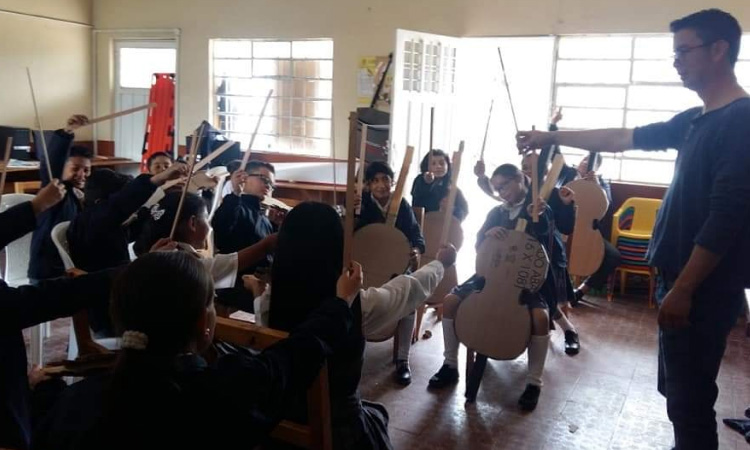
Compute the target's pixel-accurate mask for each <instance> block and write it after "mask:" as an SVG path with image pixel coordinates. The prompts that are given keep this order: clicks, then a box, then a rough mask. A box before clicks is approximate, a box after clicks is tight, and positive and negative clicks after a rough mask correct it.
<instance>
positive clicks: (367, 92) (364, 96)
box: [357, 56, 393, 111]
mask: <svg viewBox="0 0 750 450" xmlns="http://www.w3.org/2000/svg"><path fill="white" fill-rule="evenodd" d="M387 66H388V57H387V56H365V57H362V58H360V60H359V68H358V71H357V102H358V104H360V105H362V106H370V102H372V97H373V95H375V90H376V89H377V87H378V83H379V82H380V79H381V78H382V77H383V72H384V71H385V69H386V67H387ZM392 72H393V67H391V69H390V70H389V71H388V74H387V75H386V79H385V84H383V89H381V91H380V95H378V101H377V104H376V105H375V106H376V108H377V109H380V110H382V111H390V108H391V88H392V86H393V74H392Z"/></svg>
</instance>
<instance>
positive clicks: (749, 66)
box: [734, 42, 750, 86]
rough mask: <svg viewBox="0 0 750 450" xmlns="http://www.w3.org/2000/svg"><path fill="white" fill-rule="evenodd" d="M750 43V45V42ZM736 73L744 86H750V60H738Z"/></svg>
mask: <svg viewBox="0 0 750 450" xmlns="http://www.w3.org/2000/svg"><path fill="white" fill-rule="evenodd" d="M748 44H749V45H750V42H748ZM734 73H735V74H736V75H737V81H738V82H739V83H740V84H741V85H742V86H750V61H738V62H737V65H735V66H734Z"/></svg>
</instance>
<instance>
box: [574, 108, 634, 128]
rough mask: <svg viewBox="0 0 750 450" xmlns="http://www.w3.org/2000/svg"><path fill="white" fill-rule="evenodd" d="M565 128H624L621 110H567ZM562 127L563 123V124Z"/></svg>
mask: <svg viewBox="0 0 750 450" xmlns="http://www.w3.org/2000/svg"><path fill="white" fill-rule="evenodd" d="M563 113H564V114H565V122H564V128H577V129H588V128H612V127H615V128H619V127H622V115H623V111H622V110H621V109H594V108H590V109H589V108H566V109H565V110H564V111H563ZM561 125H562V123H561Z"/></svg>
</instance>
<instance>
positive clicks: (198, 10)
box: [93, 0, 750, 157]
mask: <svg viewBox="0 0 750 450" xmlns="http://www.w3.org/2000/svg"><path fill="white" fill-rule="evenodd" d="M709 7H720V8H724V9H726V10H728V11H730V12H731V13H733V14H734V15H735V16H736V17H738V18H739V19H740V21H741V22H742V23H743V24H744V26H745V28H746V29H750V2H748V1H747V0H714V1H708V0H661V1H658V2H655V1H653V0H628V1H623V0H599V1H595V0H379V1H377V2H376V1H371V2H366V1H362V0H315V1H312V0H273V1H267V0H266V1H264V0H242V1H237V0H215V1H213V2H204V1H198V0H129V1H128V2H126V3H125V2H121V1H117V0H96V2H95V3H94V11H93V21H94V25H95V26H96V28H97V29H112V28H138V29H143V28H179V29H181V49H180V66H179V69H178V71H179V76H180V83H181V85H180V92H179V95H180V102H181V103H180V120H179V127H180V141H181V142H184V135H185V134H186V133H187V132H188V131H189V130H191V129H192V128H193V127H194V126H196V125H197V124H198V123H199V122H200V121H201V120H202V119H204V118H205V117H208V115H209V95H208V94H209V85H210V83H209V65H208V64H209V63H208V59H209V50H208V43H209V39H211V38H320V37H330V38H333V39H334V88H333V93H334V99H335V101H334V114H335V116H336V120H335V125H334V126H335V139H336V155H337V156H339V157H342V156H344V155H345V154H346V145H347V143H348V140H347V131H348V128H347V120H346V118H347V116H348V112H349V111H351V110H353V109H354V108H356V106H357V103H356V102H357V95H356V72H357V63H358V59H359V58H360V57H361V56H368V55H384V54H387V53H388V52H390V51H392V50H393V46H394V42H395V41H394V38H395V30H396V29H397V28H405V29H411V30H418V31H425V32H430V33H436V34H446V35H453V36H504V35H548V34H556V33H561V34H565V33H602V32H664V31H666V30H667V27H668V24H669V21H671V20H672V19H674V18H677V17H679V16H681V15H684V14H687V13H689V12H692V11H696V10H699V9H703V8H709ZM103 40H104V42H102V41H101V40H100V42H99V55H100V56H102V58H100V62H99V67H98V72H97V80H98V81H99V90H98V97H99V108H100V111H107V110H109V109H111V101H112V91H111V85H110V83H111V80H112V76H111V70H110V69H111V68H110V67H109V64H110V63H109V62H108V60H107V56H108V53H107V52H108V51H109V43H108V42H107V41H106V39H103ZM102 52H104V53H103V54H102ZM105 128H106V127H105ZM99 131H100V138H103V139H106V138H107V136H111V133H110V132H109V130H107V129H104V130H102V129H101V127H100V130H99Z"/></svg>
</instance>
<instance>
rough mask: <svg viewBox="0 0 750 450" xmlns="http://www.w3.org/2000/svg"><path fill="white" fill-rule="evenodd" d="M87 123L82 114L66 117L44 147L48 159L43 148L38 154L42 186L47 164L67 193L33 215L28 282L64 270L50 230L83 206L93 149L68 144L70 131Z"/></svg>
mask: <svg viewBox="0 0 750 450" xmlns="http://www.w3.org/2000/svg"><path fill="white" fill-rule="evenodd" d="M87 123H88V118H87V117H86V116H82V115H74V116H72V117H70V118H69V119H68V123H67V125H66V127H65V128H63V129H60V130H57V131H55V133H54V134H53V135H52V139H50V141H49V142H48V145H47V151H48V153H49V158H50V160H49V161H47V160H45V156H44V153H43V152H40V154H39V175H40V177H41V180H42V187H44V186H46V185H47V184H49V183H50V181H51V180H50V179H49V174H48V172H47V166H48V165H49V167H50V169H51V171H52V176H53V177H55V178H59V179H60V181H61V182H62V183H63V184H64V185H65V187H66V189H67V193H66V195H65V198H64V199H63V201H61V202H60V203H58V204H57V205H55V206H54V207H53V208H50V209H48V210H46V211H45V212H44V213H42V214H40V215H39V216H38V217H37V219H36V220H37V223H36V228H35V229H34V234H33V235H32V237H31V259H30V261H29V271H28V276H29V279H30V280H31V282H32V283H35V282H36V281H38V280H43V279H47V278H54V277H59V276H61V275H63V274H64V273H65V267H64V266H63V262H62V260H61V259H60V254H59V253H58V251H57V247H55V244H54V242H52V237H51V236H50V233H51V232H52V229H53V228H54V227H55V225H57V224H59V223H61V222H65V221H69V220H73V218H75V216H76V214H78V212H80V210H81V209H82V207H83V190H84V187H85V185H86V180H87V179H88V177H89V175H91V159H92V158H93V153H92V152H91V150H89V149H87V148H85V147H77V146H73V147H71V144H72V143H73V138H74V134H73V133H74V131H75V130H76V129H77V128H79V127H81V126H83V125H85V124H87ZM37 148H41V144H38V145H37Z"/></svg>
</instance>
